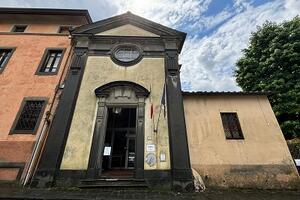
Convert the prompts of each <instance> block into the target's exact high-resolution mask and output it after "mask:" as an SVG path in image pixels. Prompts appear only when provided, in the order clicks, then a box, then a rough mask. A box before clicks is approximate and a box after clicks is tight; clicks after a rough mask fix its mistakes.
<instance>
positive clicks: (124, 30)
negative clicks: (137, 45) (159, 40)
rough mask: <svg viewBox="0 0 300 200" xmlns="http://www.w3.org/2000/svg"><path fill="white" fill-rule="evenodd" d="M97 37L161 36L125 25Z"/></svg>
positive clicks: (101, 33)
mask: <svg viewBox="0 0 300 200" xmlns="http://www.w3.org/2000/svg"><path fill="white" fill-rule="evenodd" d="M95 35H110V36H137V37H159V35H156V34H154V33H151V32H149V31H146V30H144V29H141V28H139V27H137V26H134V25H131V24H125V25H122V26H119V27H116V28H113V29H109V30H107V31H103V32H100V33H96V34H95Z"/></svg>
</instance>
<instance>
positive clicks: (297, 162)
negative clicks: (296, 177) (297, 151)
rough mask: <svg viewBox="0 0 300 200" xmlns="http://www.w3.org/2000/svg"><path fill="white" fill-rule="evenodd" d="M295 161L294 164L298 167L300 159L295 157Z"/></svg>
mask: <svg viewBox="0 0 300 200" xmlns="http://www.w3.org/2000/svg"><path fill="white" fill-rule="evenodd" d="M295 163H296V166H297V167H299V166H300V159H295Z"/></svg>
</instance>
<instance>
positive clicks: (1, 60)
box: [0, 49, 13, 73]
mask: <svg viewBox="0 0 300 200" xmlns="http://www.w3.org/2000/svg"><path fill="white" fill-rule="evenodd" d="M12 52H13V49H0V73H1V72H2V71H3V70H4V67H5V66H6V64H7V63H8V60H9V58H10V56H11V55H12Z"/></svg>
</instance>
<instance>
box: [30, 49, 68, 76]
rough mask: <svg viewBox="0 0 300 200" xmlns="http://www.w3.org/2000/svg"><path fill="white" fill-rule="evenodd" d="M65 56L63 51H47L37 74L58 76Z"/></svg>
mask: <svg viewBox="0 0 300 200" xmlns="http://www.w3.org/2000/svg"><path fill="white" fill-rule="evenodd" d="M62 56H63V49H46V51H45V53H44V56H43V58H42V61H41V63H40V66H39V68H38V71H37V73H36V74H44V75H48V74H56V73H57V71H58V68H59V65H60V63H61V59H62Z"/></svg>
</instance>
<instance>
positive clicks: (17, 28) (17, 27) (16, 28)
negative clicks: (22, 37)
mask: <svg viewBox="0 0 300 200" xmlns="http://www.w3.org/2000/svg"><path fill="white" fill-rule="evenodd" d="M26 28H27V25H15V26H14V28H13V30H12V32H15V33H23V32H25V29H26Z"/></svg>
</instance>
